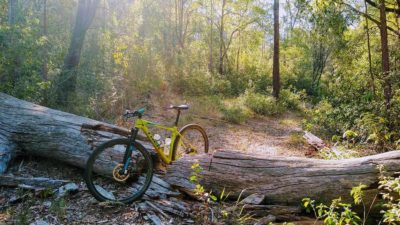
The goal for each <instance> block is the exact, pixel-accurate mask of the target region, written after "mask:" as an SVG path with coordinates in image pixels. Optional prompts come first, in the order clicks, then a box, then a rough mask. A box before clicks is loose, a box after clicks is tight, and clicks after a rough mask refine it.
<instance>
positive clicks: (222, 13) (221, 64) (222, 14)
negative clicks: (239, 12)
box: [218, 0, 226, 74]
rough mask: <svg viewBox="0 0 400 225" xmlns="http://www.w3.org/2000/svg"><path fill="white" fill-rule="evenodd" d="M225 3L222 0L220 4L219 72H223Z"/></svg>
mask: <svg viewBox="0 0 400 225" xmlns="http://www.w3.org/2000/svg"><path fill="white" fill-rule="evenodd" d="M225 5H226V0H222V6H221V21H220V28H219V42H220V43H219V68H218V72H219V74H224V45H225V41H224V17H225Z"/></svg>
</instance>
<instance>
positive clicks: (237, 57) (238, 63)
mask: <svg viewBox="0 0 400 225" xmlns="http://www.w3.org/2000/svg"><path fill="white" fill-rule="evenodd" d="M238 38H239V46H238V50H237V53H236V73H239V67H240V50H241V49H240V45H241V43H242V42H241V36H240V31H239V33H238Z"/></svg>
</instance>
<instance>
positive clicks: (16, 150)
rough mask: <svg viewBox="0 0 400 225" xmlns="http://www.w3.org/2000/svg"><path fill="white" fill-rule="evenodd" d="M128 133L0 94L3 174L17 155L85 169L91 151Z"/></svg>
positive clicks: (114, 127) (0, 158) (0, 137)
mask: <svg viewBox="0 0 400 225" xmlns="http://www.w3.org/2000/svg"><path fill="white" fill-rule="evenodd" d="M129 133H130V132H129V130H128V129H125V128H121V127H117V126H114V125H111V124H107V123H103V122H100V121H96V120H92V119H89V118H85V117H81V116H77V115H74V114H71V113H66V112H62V111H58V110H54V109H49V108H46V107H43V106H39V105H36V104H33V103H30V102H27V101H23V100H20V99H17V98H14V97H12V96H9V95H6V94H3V93H0V174H1V173H4V172H5V171H6V169H7V166H8V164H9V163H10V161H11V160H12V158H13V157H14V156H16V155H18V154H19V155H35V156H40V157H45V158H50V159H54V160H58V161H62V162H65V163H68V164H70V165H73V166H77V167H80V168H84V166H85V163H86V160H87V158H88V156H89V155H90V153H91V151H92V150H93V149H94V148H96V147H97V146H98V145H99V144H100V143H102V142H105V141H107V140H110V139H113V138H117V137H121V136H128V135H129ZM144 139H145V138H144V137H143V136H140V137H139V140H144ZM146 147H149V146H146Z"/></svg>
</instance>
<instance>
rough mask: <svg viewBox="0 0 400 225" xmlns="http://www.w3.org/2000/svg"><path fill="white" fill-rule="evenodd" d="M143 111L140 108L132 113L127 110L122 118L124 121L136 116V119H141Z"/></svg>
mask: <svg viewBox="0 0 400 225" xmlns="http://www.w3.org/2000/svg"><path fill="white" fill-rule="evenodd" d="M144 111H145V109H144V108H140V109H138V110H135V111H133V112H132V111H131V110H129V109H127V110H126V111H125V113H124V115H123V117H124V118H126V119H129V118H132V117H136V116H138V117H139V118H140V117H142V115H143V113H144Z"/></svg>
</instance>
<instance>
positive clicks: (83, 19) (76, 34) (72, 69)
mask: <svg viewBox="0 0 400 225" xmlns="http://www.w3.org/2000/svg"><path fill="white" fill-rule="evenodd" d="M98 4H99V0H79V2H78V10H77V14H76V20H75V26H74V30H73V32H72V37H71V43H70V45H69V49H68V54H67V55H66V57H65V59H64V66H63V69H62V72H61V74H60V76H59V79H58V81H57V82H56V85H57V86H56V94H57V99H56V101H57V102H56V103H57V104H58V105H61V106H67V105H68V101H70V100H71V96H72V95H73V94H74V93H75V90H76V80H77V68H78V65H79V61H80V57H81V52H82V47H83V42H84V40H85V35H86V32H87V30H88V29H89V27H90V24H91V23H92V21H93V18H94V16H95V14H96V8H97V6H98Z"/></svg>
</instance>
